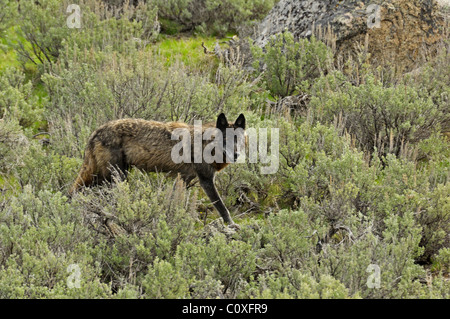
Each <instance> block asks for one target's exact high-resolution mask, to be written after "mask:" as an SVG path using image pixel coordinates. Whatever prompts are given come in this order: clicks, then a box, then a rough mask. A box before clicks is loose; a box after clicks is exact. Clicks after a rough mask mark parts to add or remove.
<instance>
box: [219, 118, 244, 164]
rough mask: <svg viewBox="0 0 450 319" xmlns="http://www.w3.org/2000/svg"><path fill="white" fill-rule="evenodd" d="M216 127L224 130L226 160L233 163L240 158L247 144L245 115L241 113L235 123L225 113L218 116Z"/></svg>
mask: <svg viewBox="0 0 450 319" xmlns="http://www.w3.org/2000/svg"><path fill="white" fill-rule="evenodd" d="M216 128H217V129H219V130H220V131H221V132H222V136H223V144H222V145H223V155H224V158H225V162H228V163H233V162H236V160H237V159H238V158H239V155H240V154H241V152H242V151H243V150H244V144H245V116H244V114H240V115H239V116H238V118H237V119H236V121H234V123H232V122H228V120H227V118H226V116H225V114H223V113H221V114H220V115H219V116H218V117H217V122H216Z"/></svg>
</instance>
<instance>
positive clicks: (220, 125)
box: [216, 113, 228, 131]
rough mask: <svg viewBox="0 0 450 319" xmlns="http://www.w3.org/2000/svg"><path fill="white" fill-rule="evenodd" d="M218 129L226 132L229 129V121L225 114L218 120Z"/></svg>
mask: <svg viewBox="0 0 450 319" xmlns="http://www.w3.org/2000/svg"><path fill="white" fill-rule="evenodd" d="M216 127H217V128H218V129H219V130H221V131H224V130H225V129H226V128H227V127H228V120H227V117H226V116H225V114H223V113H221V114H220V115H219V117H218V118H217V123H216Z"/></svg>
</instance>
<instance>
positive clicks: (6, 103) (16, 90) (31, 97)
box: [0, 67, 45, 127]
mask: <svg viewBox="0 0 450 319" xmlns="http://www.w3.org/2000/svg"><path fill="white" fill-rule="evenodd" d="M42 104H45V100H44V101H40V99H39V97H37V96H36V95H35V94H33V84H32V82H31V81H25V74H24V73H23V72H22V71H21V70H20V69H16V68H13V67H8V68H6V69H5V70H3V72H2V73H1V74H0V116H1V118H8V119H16V120H18V121H19V124H20V125H22V126H24V127H30V126H32V125H33V124H35V123H36V122H39V121H40V120H41V116H42V112H43V109H42V108H41V107H40V106H41V105H42Z"/></svg>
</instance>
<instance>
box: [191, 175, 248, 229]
mask: <svg viewBox="0 0 450 319" xmlns="http://www.w3.org/2000/svg"><path fill="white" fill-rule="evenodd" d="M198 179H199V181H200V186H201V187H202V188H203V190H204V191H205V193H206V195H208V197H209V199H210V200H211V202H212V203H213V204H214V207H215V208H216V209H217V211H218V212H219V214H220V216H222V219H223V221H224V222H225V223H226V224H228V226H229V227H233V228H237V229H239V225H238V224H235V223H234V222H233V220H232V219H231V216H230V212H229V211H228V209H227V208H226V207H225V204H224V203H223V201H222V199H221V198H220V195H219V193H218V192H217V189H216V186H215V185H214V175H212V176H201V175H199V176H198Z"/></svg>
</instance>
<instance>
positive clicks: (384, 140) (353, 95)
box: [309, 71, 450, 156]
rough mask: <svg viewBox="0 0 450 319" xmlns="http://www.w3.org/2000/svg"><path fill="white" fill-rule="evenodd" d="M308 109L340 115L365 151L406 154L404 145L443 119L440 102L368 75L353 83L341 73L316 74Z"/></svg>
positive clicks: (322, 117) (321, 115) (320, 115)
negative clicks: (362, 79)
mask: <svg viewBox="0 0 450 319" xmlns="http://www.w3.org/2000/svg"><path fill="white" fill-rule="evenodd" d="M312 92H313V97H312V98H311V102H310V104H309V108H310V110H311V111H312V112H314V114H315V115H316V117H317V119H318V120H319V121H321V122H322V123H323V122H326V123H333V121H337V120H340V121H341V123H342V125H343V126H344V127H345V128H346V129H347V130H348V131H349V132H350V134H352V135H353V136H354V138H355V139H356V141H357V145H358V146H359V147H360V148H361V149H362V150H364V151H366V152H369V153H371V152H373V151H374V150H375V149H377V151H378V152H379V155H385V154H388V153H392V154H395V155H397V156H400V155H403V156H405V155H406V154H407V150H408V147H407V146H409V145H413V144H415V143H417V142H419V141H420V140H423V139H425V138H427V137H429V136H430V135H431V134H432V133H433V131H434V130H437V129H439V127H440V124H442V123H444V122H446V121H448V119H449V117H450V113H449V112H448V109H447V108H446V107H445V105H435V104H434V103H433V101H432V99H431V98H428V97H422V96H420V95H419V92H418V91H417V90H416V89H415V88H414V87H410V86H406V85H403V84H398V85H397V86H391V87H385V86H383V84H382V83H381V82H380V81H379V80H377V79H376V78H374V76H373V75H371V74H369V75H368V76H367V78H366V79H365V82H364V83H363V84H361V85H359V86H353V85H352V84H351V83H350V82H348V81H346V79H345V77H344V76H343V75H342V74H341V73H340V72H337V71H336V72H333V73H331V74H330V75H328V76H326V77H323V78H321V79H320V80H318V81H317V83H316V84H315V85H314V87H313V88H312Z"/></svg>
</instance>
